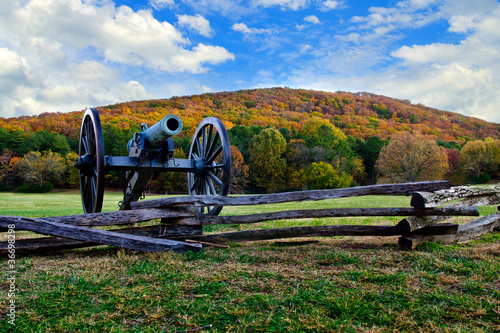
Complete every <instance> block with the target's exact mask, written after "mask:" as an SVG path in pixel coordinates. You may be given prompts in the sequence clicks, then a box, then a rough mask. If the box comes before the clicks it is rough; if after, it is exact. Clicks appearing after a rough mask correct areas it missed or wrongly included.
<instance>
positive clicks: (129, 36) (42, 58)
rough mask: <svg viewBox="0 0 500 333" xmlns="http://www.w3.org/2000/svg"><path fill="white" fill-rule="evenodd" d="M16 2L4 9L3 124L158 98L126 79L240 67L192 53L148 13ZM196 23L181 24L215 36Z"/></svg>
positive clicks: (223, 54) (198, 50)
mask: <svg viewBox="0 0 500 333" xmlns="http://www.w3.org/2000/svg"><path fill="white" fill-rule="evenodd" d="M10 2H11V3H10V5H8V6H2V7H1V9H0V59H1V60H0V61H1V63H2V68H1V69H0V86H1V88H2V89H1V91H0V110H1V111H0V112H1V113H0V116H2V117H10V116H20V115H23V114H38V113H41V112H45V111H71V110H76V109H82V108H83V107H84V106H88V105H103V104H109V103H116V102H118V101H123V100H133V99H144V98H152V97H153V96H152V95H151V94H150V93H148V92H147V91H146V89H145V87H144V86H143V84H142V83H141V80H142V81H146V80H147V79H148V77H141V76H139V77H137V78H129V79H124V77H123V75H122V74H121V73H120V71H123V70H125V71H129V70H130V69H131V68H132V69H133V68H137V69H141V68H149V69H151V70H153V71H158V72H168V73H182V72H184V73H203V72H206V71H207V70H208V68H207V67H206V65H218V64H221V63H224V62H226V61H228V60H233V59H234V55H233V54H231V53H230V52H229V51H228V50H226V49H225V48H224V47H221V46H213V45H205V44H201V43H200V44H197V45H191V43H190V41H189V39H187V38H185V37H184V36H183V35H182V33H181V32H179V31H178V30H177V29H176V28H175V27H174V26H173V25H172V24H170V23H168V22H165V21H158V20H157V19H155V18H154V17H153V15H152V12H151V11H148V10H139V11H133V10H132V9H131V8H129V7H126V6H121V7H115V5H114V4H113V3H112V2H110V1H107V0H103V1H99V0H92V1H83V0H72V1H66V0H30V1H21V0H11V1H10ZM161 3H163V4H169V3H173V1H172V2H170V1H163V2H161ZM155 4H157V5H158V4H160V2H155ZM192 18H194V19H193V20H189V18H187V19H186V18H184V19H181V21H182V22H186V24H191V25H190V27H192V28H194V29H198V31H199V32H200V33H202V34H207V33H208V32H209V31H211V30H209V28H210V25H209V24H208V25H206V24H205V23H204V21H203V20H204V19H203V18H202V17H201V16H193V17H192ZM207 23H208V21H207Z"/></svg>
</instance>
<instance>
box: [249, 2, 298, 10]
mask: <svg viewBox="0 0 500 333" xmlns="http://www.w3.org/2000/svg"><path fill="white" fill-rule="evenodd" d="M253 4H254V5H255V6H258V7H259V6H262V7H264V8H269V7H274V6H279V7H281V8H282V9H291V10H299V9H302V8H306V7H307V5H308V0H254V1H253Z"/></svg>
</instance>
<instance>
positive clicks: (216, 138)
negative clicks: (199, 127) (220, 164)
mask: <svg viewBox="0 0 500 333" xmlns="http://www.w3.org/2000/svg"><path fill="white" fill-rule="evenodd" d="M219 141H220V137H219V132H216V133H215V137H214V139H213V140H212V142H210V147H209V148H208V152H207V154H206V155H205V158H207V159H210V157H211V156H213V152H214V149H215V146H216V145H217V142H219Z"/></svg>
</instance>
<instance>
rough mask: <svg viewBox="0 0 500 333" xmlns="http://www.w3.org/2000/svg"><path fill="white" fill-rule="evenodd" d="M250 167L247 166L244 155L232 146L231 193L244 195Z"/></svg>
mask: <svg viewBox="0 0 500 333" xmlns="http://www.w3.org/2000/svg"><path fill="white" fill-rule="evenodd" d="M249 170H250V168H249V166H248V165H246V164H245V161H244V160H243V155H242V154H241V152H240V150H239V149H238V147H236V146H231V186H230V188H229V190H230V191H231V193H238V194H240V193H243V190H244V189H245V187H246V186H247V184H248V177H249Z"/></svg>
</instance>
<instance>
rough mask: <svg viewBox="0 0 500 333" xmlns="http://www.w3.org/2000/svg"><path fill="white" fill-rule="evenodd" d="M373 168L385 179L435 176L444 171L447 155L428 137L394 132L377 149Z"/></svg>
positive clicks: (400, 181)
mask: <svg viewBox="0 0 500 333" xmlns="http://www.w3.org/2000/svg"><path fill="white" fill-rule="evenodd" d="M376 168H377V170H378V172H379V173H380V174H381V175H382V178H383V179H384V180H385V181H387V182H395V183H405V182H416V181H426V180H438V179H442V178H443V177H444V175H445V174H446V173H447V172H448V155H447V154H446V151H445V149H444V148H442V147H439V146H438V145H437V143H436V141H434V140H432V139H430V138H429V137H426V136H424V135H422V134H420V133H418V132H417V133H414V134H412V133H410V132H398V133H396V134H394V136H393V137H392V138H391V140H390V141H389V144H388V145H387V146H385V147H383V148H382V149H381V151H380V155H379V158H378V160H377V163H376Z"/></svg>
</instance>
